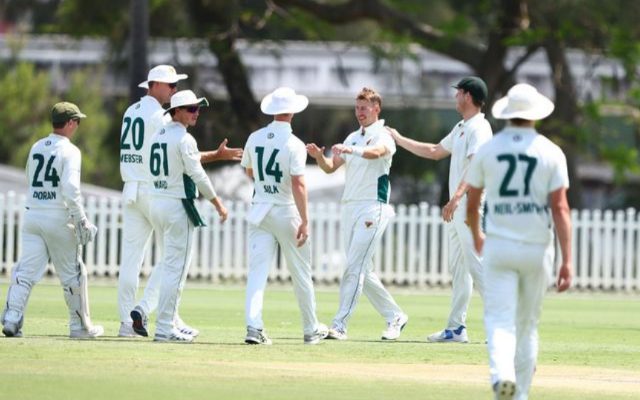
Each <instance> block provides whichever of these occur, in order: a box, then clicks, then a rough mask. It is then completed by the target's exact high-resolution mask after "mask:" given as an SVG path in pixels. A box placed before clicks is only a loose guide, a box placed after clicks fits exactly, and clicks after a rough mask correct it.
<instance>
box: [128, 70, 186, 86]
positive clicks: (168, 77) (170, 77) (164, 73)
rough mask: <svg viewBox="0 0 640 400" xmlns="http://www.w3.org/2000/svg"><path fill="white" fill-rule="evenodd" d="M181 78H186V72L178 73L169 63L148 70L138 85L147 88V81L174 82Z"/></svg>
mask: <svg viewBox="0 0 640 400" xmlns="http://www.w3.org/2000/svg"><path fill="white" fill-rule="evenodd" d="M182 79H187V74H178V73H177V72H176V69H175V68H173V67H172V66H171V65H158V66H155V67H153V68H151V69H150V70H149V74H148V75H147V80H146V81H144V82H142V83H140V84H139V85H138V87H141V88H145V89H149V82H163V83H176V82H178V81H179V80H182Z"/></svg>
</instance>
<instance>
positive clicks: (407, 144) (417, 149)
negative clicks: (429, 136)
mask: <svg viewBox="0 0 640 400" xmlns="http://www.w3.org/2000/svg"><path fill="white" fill-rule="evenodd" d="M385 128H387V131H388V132H389V134H390V135H391V137H392V138H393V140H394V141H395V142H396V144H397V145H398V146H400V147H402V148H403V149H405V150H408V151H410V152H412V153H413V154H415V155H417V156H418V157H422V158H428V159H430V160H441V159H443V158H445V157H448V156H449V155H450V154H451V153H449V152H448V151H447V150H445V149H444V147H442V145H441V144H440V143H438V144H433V143H425V142H418V141H417V140H413V139H410V138H408V137H405V136H402V135H401V134H400V132H398V131H397V130H395V129H393V128H391V127H389V126H386V127H385Z"/></svg>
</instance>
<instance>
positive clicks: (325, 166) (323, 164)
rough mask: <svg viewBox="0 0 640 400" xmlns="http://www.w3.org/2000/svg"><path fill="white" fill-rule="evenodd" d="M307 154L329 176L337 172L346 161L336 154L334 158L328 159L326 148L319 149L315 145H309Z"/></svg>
mask: <svg viewBox="0 0 640 400" xmlns="http://www.w3.org/2000/svg"><path fill="white" fill-rule="evenodd" d="M306 147H307V153H308V154H309V155H310V156H311V158H313V159H314V160H316V162H317V163H318V166H319V167H320V169H322V170H323V171H324V172H326V173H327V174H331V173H333V172H335V170H337V169H338V168H340V166H342V164H344V160H343V159H342V158H341V157H338V156H337V155H335V154H334V156H333V158H327V157H325V156H324V146H322V147H318V146H317V145H316V144H315V143H309V144H307V146H306Z"/></svg>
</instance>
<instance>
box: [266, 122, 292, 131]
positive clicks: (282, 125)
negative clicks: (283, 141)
mask: <svg viewBox="0 0 640 400" xmlns="http://www.w3.org/2000/svg"><path fill="white" fill-rule="evenodd" d="M267 127H268V128H271V129H273V130H276V131H278V132H286V133H291V132H293V129H292V128H291V124H290V123H288V122H284V121H272V122H271V123H270V124H269V125H267Z"/></svg>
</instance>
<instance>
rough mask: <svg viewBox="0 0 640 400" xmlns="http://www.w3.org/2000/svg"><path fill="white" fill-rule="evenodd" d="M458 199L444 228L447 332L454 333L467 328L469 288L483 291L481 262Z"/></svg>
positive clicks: (461, 203) (465, 212) (464, 206)
mask: <svg viewBox="0 0 640 400" xmlns="http://www.w3.org/2000/svg"><path fill="white" fill-rule="evenodd" d="M466 199H467V198H466V196H465V197H463V198H462V200H461V201H460V204H459V205H458V208H457V209H456V211H455V212H454V214H453V220H452V221H451V222H450V223H449V224H447V231H448V232H447V233H448V235H449V273H450V274H451V312H450V313H449V321H448V322H447V328H449V329H458V328H459V327H460V326H461V325H464V326H466V324H467V322H466V321H467V310H468V309H469V303H470V302H471V296H472V295H473V286H474V284H475V287H476V289H477V290H478V292H479V293H480V296H482V293H483V291H484V284H483V281H484V280H483V275H482V262H481V259H480V257H479V256H478V254H477V253H476V251H475V249H474V245H473V236H472V235H471V230H470V229H469V226H467V224H466V223H465V220H466V218H467V200H466Z"/></svg>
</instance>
